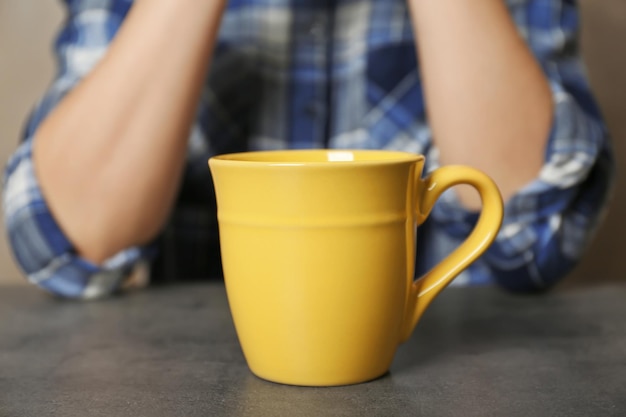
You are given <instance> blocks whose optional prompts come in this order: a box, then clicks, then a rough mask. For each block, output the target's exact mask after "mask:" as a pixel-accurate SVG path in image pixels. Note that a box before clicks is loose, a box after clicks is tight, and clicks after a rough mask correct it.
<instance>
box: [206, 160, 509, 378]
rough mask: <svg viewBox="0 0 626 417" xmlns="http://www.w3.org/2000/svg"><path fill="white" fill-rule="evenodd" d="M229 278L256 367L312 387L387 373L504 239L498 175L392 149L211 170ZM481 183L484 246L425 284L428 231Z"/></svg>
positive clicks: (242, 337) (452, 260) (477, 239)
mask: <svg viewBox="0 0 626 417" xmlns="http://www.w3.org/2000/svg"><path fill="white" fill-rule="evenodd" d="M209 165H210V168H211V172H212V174H213V180H214V183H215V191H216V195H217V208H218V220H219V231H220V243H221V250H222V263H223V268H224V280H225V285H226V291H227V294H228V300H229V304H230V309H231V312H232V315H233V320H234V323H235V327H236V329H237V334H238V337H239V341H240V344H241V346H242V349H243V352H244V355H245V357H246V361H247V363H248V366H249V367H250V369H251V371H252V372H253V373H254V374H256V375H257V376H259V377H260V378H263V379H267V380H270V381H274V382H278V383H284V384H291V385H304V386H334V385H347V384H355V383H360V382H365V381H368V380H372V379H375V378H377V377H379V376H381V375H383V374H385V373H386V372H387V371H388V369H389V367H390V365H391V362H392V360H393V357H394V355H395V352H396V349H397V347H398V345H399V344H400V343H402V342H403V341H406V340H407V339H408V338H409V336H410V335H411V333H412V331H413V329H414V327H415V325H416V324H417V321H418V319H419V318H420V316H421V315H422V313H423V312H424V310H425V309H426V307H427V306H428V305H429V304H430V302H431V301H432V300H433V298H434V297H435V296H436V295H437V294H438V293H439V292H440V291H441V290H442V289H443V288H445V287H446V285H448V284H449V283H450V282H451V281H452V279H453V278H454V277H455V276H456V275H458V274H459V273H460V272H461V271H462V270H463V269H464V268H466V267H467V266H468V265H469V264H470V263H471V262H473V261H474V260H476V258H478V257H479V256H480V255H481V254H482V253H483V252H484V251H485V250H486V249H487V247H488V246H489V245H490V244H491V243H492V241H493V240H494V238H495V237H496V234H497V232H498V230H499V228H500V225H501V222H502V213H503V209H502V198H501V196H500V193H499V191H498V188H497V187H496V185H495V184H494V183H493V181H492V180H491V179H489V178H488V177H487V176H486V175H485V174H483V173H481V172H479V171H477V170H475V169H472V168H468V167H462V166H449V167H443V168H440V169H437V170H436V171H434V172H433V173H432V174H430V176H428V177H427V178H422V175H421V174H422V169H423V167H424V157H423V156H421V155H415V154H410V153H404V152H392V151H356V150H355V151H352V150H305V151H298V150H288V151H267V152H247V153H239V154H230V155H221V156H217V157H214V158H211V160H210V161H209ZM457 184H469V185H471V186H473V187H475V188H476V189H477V190H478V192H479V193H480V195H481V198H482V201H483V210H482V213H481V216H480V219H479V221H478V224H477V226H476V228H475V229H474V231H473V232H472V234H471V235H470V237H469V238H468V239H467V240H466V241H465V242H464V243H463V244H462V245H461V246H460V247H459V248H457V249H456V250H455V251H454V252H453V253H452V254H451V255H450V256H449V257H448V258H447V259H445V260H444V261H442V262H441V263H440V264H438V265H437V266H436V267H435V268H434V269H433V270H432V271H431V272H429V273H428V274H426V275H425V276H424V277H422V278H421V279H418V280H417V281H414V264H415V253H416V252H415V242H416V240H415V238H416V226H418V225H419V224H421V223H422V222H424V220H426V217H427V216H428V214H429V213H430V211H431V209H432V208H433V205H434V204H435V201H436V200H437V198H438V197H439V196H440V195H441V193H442V192H443V191H445V190H446V189H448V188H449V187H451V186H454V185H457Z"/></svg>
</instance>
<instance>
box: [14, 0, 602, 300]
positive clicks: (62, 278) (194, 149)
mask: <svg viewBox="0 0 626 417" xmlns="http://www.w3.org/2000/svg"><path fill="white" fill-rule="evenodd" d="M65 3H66V6H67V9H68V11H69V15H68V16H69V17H68V20H67V23H66V25H65V26H64V28H63V30H62V31H61V33H60V35H59V37H58V39H57V42H56V53H57V56H58V68H59V72H58V75H57V77H56V79H55V80H54V82H53V83H52V85H51V86H50V88H49V90H48V91H47V93H46V94H45V96H44V97H43V99H42V100H41V102H40V103H39V104H38V105H37V106H36V108H35V109H34V111H33V113H32V115H31V117H30V119H29V122H28V124H27V127H26V130H25V134H24V138H23V141H22V143H21V145H20V146H19V148H18V149H17V151H16V152H15V154H14V155H13V156H12V158H11V159H10V161H9V163H8V166H7V169H6V175H5V179H4V194H3V196H4V198H3V202H4V213H5V221H6V225H7V229H8V232H9V239H10V242H11V245H12V248H13V251H14V253H15V257H16V259H17V261H18V262H19V264H20V265H21V267H22V268H23V270H24V272H25V274H26V275H27V276H28V279H29V280H30V281H31V282H33V283H35V284H37V285H39V286H41V287H42V288H44V289H46V290H48V291H50V292H52V293H55V294H58V295H61V296H67V297H83V298H92V297H98V296H102V295H106V294H109V293H111V292H113V291H115V290H116V289H117V288H118V287H119V286H120V285H121V283H122V281H123V280H124V278H125V277H127V276H128V275H129V274H130V272H131V271H132V270H133V269H134V268H136V267H137V265H145V264H146V262H148V261H150V262H152V265H153V268H152V274H153V276H154V277H165V278H167V277H170V278H174V277H176V278H181V277H186V278H194V277H206V276H213V275H216V274H219V254H218V243H217V228H216V221H215V207H214V204H215V202H214V195H213V190H212V183H211V177H210V174H209V171H208V169H207V165H206V161H207V159H208V158H209V157H210V156H212V155H214V154H218V153H225V152H231V151H242V150H266V149H280V148H320V147H328V148H372V149H399V150H404V151H409V152H415V153H423V154H425V155H426V156H427V161H428V169H429V170H432V169H434V168H436V167H437V160H438V157H437V149H436V148H434V147H433V146H432V138H431V131H430V129H429V126H428V122H427V120H426V118H425V103H424V98H423V92H422V82H421V79H420V76H419V62H418V59H417V56H416V53H415V44H414V37H413V31H412V27H411V21H410V18H409V15H408V12H407V6H406V0H329V1H319V0H298V1H288V0H231V1H230V2H229V6H228V9H227V12H226V14H225V16H224V19H223V22H222V27H221V31H220V36H219V42H218V45H217V47H216V52H215V58H214V60H213V65H212V69H211V71H210V74H209V75H208V77H207V82H206V87H205V88H204V90H203V94H202V98H201V102H200V104H199V107H198V113H197V118H196V122H195V124H194V126H193V129H192V134H191V137H190V139H189V152H188V164H187V170H186V174H185V179H184V184H183V189H182V192H181V195H180V198H179V202H178V205H177V209H176V212H175V213H174V215H173V218H172V220H171V221H170V223H169V224H168V226H167V227H166V229H165V231H164V232H163V234H162V236H161V237H160V238H159V239H158V240H157V242H155V244H154V245H151V246H150V247H148V248H129V249H127V250H125V251H123V252H121V253H119V254H117V255H116V256H114V257H113V258H112V259H110V260H108V261H107V262H105V263H104V265H102V266H95V265H92V264H90V263H89V262H86V261H85V260H83V259H81V258H80V257H79V256H77V254H76V253H75V251H74V250H73V247H72V244H71V242H69V241H68V239H67V238H66V237H65V235H64V234H63V231H62V230H61V229H60V228H59V226H58V225H57V223H56V222H55V220H54V218H53V217H52V215H51V214H50V211H49V210H48V207H47V205H46V201H45V199H44V198H43V196H42V193H41V190H40V188H39V185H38V181H37V177H36V174H35V172H34V170H33V163H32V151H31V150H32V143H33V140H34V139H35V133H36V130H37V127H38V126H39V124H40V123H41V121H42V120H43V119H44V118H45V117H46V115H47V114H48V113H49V112H50V110H52V109H53V108H54V107H55V105H56V104H57V103H58V102H59V101H60V100H61V99H62V98H63V96H64V95H65V94H66V93H67V92H68V91H70V90H71V89H72V88H73V87H74V86H75V85H76V84H77V83H79V82H80V80H81V79H82V78H83V77H84V76H85V75H86V74H87V73H88V72H89V71H90V70H91V69H92V68H93V67H94V66H95V65H96V63H97V62H98V60H99V59H100V58H101V57H102V56H103V55H104V54H105V53H106V50H107V47H108V45H109V43H110V41H111V39H112V38H113V37H114V36H115V34H116V32H117V30H118V28H119V27H120V25H121V24H122V22H123V20H124V17H125V15H126V14H127V12H128V10H129V9H130V7H131V6H132V1H131V0H65ZM507 3H508V6H509V9H510V12H511V15H512V16H513V18H514V20H515V22H516V24H517V26H518V28H519V32H520V33H521V34H522V36H523V37H524V38H525V39H526V41H527V43H528V45H529V47H530V48H531V50H532V52H533V53H534V54H535V56H536V57H537V59H538V61H539V62H540V64H541V66H542V68H543V70H544V71H545V73H546V75H547V76H548V78H549V81H550V85H551V88H552V91H553V96H554V103H555V106H556V113H555V117H554V122H553V127H552V131H551V134H550V139H549V145H548V147H547V149H546V152H545V166H544V168H543V170H542V171H541V174H540V175H539V177H538V178H537V179H536V180H535V181H533V182H532V183H531V184H529V185H528V186H527V187H525V188H524V189H523V190H522V191H520V192H519V193H518V194H517V195H515V196H514V197H513V198H512V199H511V200H510V202H509V203H508V204H507V207H506V218H505V221H504V226H503V228H502V231H501V233H500V234H499V236H498V239H497V241H496V243H495V244H494V245H493V246H492V248H491V249H490V250H489V251H488V253H487V254H486V255H485V256H483V257H482V258H481V259H480V260H479V261H478V262H477V263H475V264H474V265H473V266H472V267H470V268H469V269H468V270H467V271H465V272H464V273H463V274H462V275H461V276H460V277H459V278H457V279H456V281H455V283H456V284H467V283H486V282H494V281H495V282H498V283H499V284H501V285H502V286H504V287H506V288H509V289H512V290H520V291H525V290H533V289H542V288H546V287H548V286H550V285H551V284H553V283H554V282H556V281H557V280H558V279H559V278H561V277H562V276H563V275H564V274H565V273H567V272H568V271H569V270H570V269H571V268H572V266H573V265H574V264H575V262H576V260H577V259H578V258H579V257H580V256H581V253H582V251H583V250H584V248H585V246H586V245H587V244H588V242H589V241H590V237H591V236H592V234H593V231H594V230H595V227H596V224H597V223H598V221H599V219H600V218H601V214H602V211H603V207H604V206H605V201H606V199H607V195H608V194H609V189H610V182H611V181H610V179H611V177H612V169H613V162H612V159H611V152H610V148H609V142H608V136H607V132H606V129H605V126H604V124H603V122H602V119H601V117H600V115H599V112H598V109H597V107H596V105H595V104H594V100H593V98H592V97H591V95H590V92H589V87H588V84H587V81H586V77H585V74H584V69H583V67H582V65H581V62H580V59H579V56H578V49H577V35H578V30H579V20H578V19H579V17H578V10H577V5H576V2H575V1H573V0H509V1H508V2H507ZM164 59H166V57H164ZM85 140H89V138H85ZM475 221H476V215H475V214H472V213H467V212H465V211H464V210H462V209H461V208H460V206H459V204H458V202H457V201H456V199H455V195H454V193H453V192H449V193H447V194H445V195H444V197H443V198H442V199H441V201H440V202H439V204H438V205H437V207H436V208H435V209H434V211H433V214H432V215H431V218H430V219H429V221H427V223H426V224H425V225H424V226H422V227H421V228H420V240H421V242H422V244H421V245H419V246H420V251H419V254H418V266H419V268H418V274H419V273H421V272H423V271H424V270H426V269H428V268H429V267H430V266H432V265H433V264H434V263H435V262H438V261H439V260H440V259H441V258H442V257H443V256H445V255H446V254H447V253H449V252H450V251H451V250H452V249H453V248H454V247H456V246H458V245H459V244H460V243H461V241H462V240H463V239H464V238H465V237H466V236H467V234H468V233H469V231H470V230H471V228H472V227H473V225H474V223H475ZM424 242H427V243H426V244H425V243H424ZM155 256H156V259H155Z"/></svg>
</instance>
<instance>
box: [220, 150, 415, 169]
mask: <svg viewBox="0 0 626 417" xmlns="http://www.w3.org/2000/svg"><path fill="white" fill-rule="evenodd" d="M212 159H214V160H216V161H231V162H242V163H262V164H270V165H309V164H331V163H333V164H335V163H350V164H354V163H357V164H370V163H373V164H376V163H385V162H408V161H418V160H420V159H423V156H422V155H418V154H412V153H409V152H399V151H380V150H339V149H337V150H335V149H332V150H322V149H319V150H281V151H257V152H242V153H233V154H226V155H219V156H216V157H214V158H212Z"/></svg>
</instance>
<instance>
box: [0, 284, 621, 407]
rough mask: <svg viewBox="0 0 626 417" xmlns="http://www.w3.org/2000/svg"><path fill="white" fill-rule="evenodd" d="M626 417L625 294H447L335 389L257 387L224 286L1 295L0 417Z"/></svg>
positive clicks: (611, 290)
mask: <svg viewBox="0 0 626 417" xmlns="http://www.w3.org/2000/svg"><path fill="white" fill-rule="evenodd" d="M222 415H223V416H289V417H292V416H359V417H364V416H481V417H482V416H507V417H509V416H525V417H526V416H532V417H534V416H568V417H573V416H585V417H588V416H593V417H596V416H626V286H605V287H600V288H592V289H584V290H570V291H567V292H557V293H553V294H549V295H543V296H512V295H507V294H505V293H502V292H500V291H498V290H496V289H491V288H466V289H454V288H450V289H448V290H446V291H445V292H444V294H443V295H442V296H441V297H440V298H439V299H438V300H436V301H435V303H434V304H433V306H432V307H431V309H430V310H429V311H428V312H427V313H426V315H425V316H424V318H423V320H422V322H421V323H420V324H419V325H418V327H417V329H416V332H415V334H414V336H413V338H412V339H411V340H410V341H409V342H408V343H406V344H404V345H403V346H401V347H400V349H399V351H398V354H397V356H396V360H395V362H394V365H393V367H392V369H391V372H390V373H389V374H387V375H386V376H384V377H382V378H380V379H378V380H376V381H373V382H369V383H366V384H361V385H355V386H348V387H338V388H301V387H291V386H282V385H277V384H273V383H270V382H266V381H263V380H260V379H257V378H256V377H254V376H253V375H251V374H250V372H249V371H248V369H247V367H246V364H245V361H244V358H243V356H242V353H241V350H240V347H239V344H238V342H237V337H236V334H235V331H234V328H233V324H232V321H231V316H230V313H229V310H228V304H227V300H226V295H225V291H224V287H223V285H222V284H221V283H218V282H213V283H206V284H193V285H181V286H172V287H160V288H153V289H149V290H147V291H144V292H138V293H134V294H130V295H127V296H124V297H118V298H113V299H110V300H105V301H97V302H88V303H80V302H64V301H59V300H55V299H53V298H50V297H48V296H46V295H44V294H42V293H40V292H39V291H38V290H36V289H34V288H30V287H24V288H21V287H9V288H0V416H3V417H4V416H37V417H41V416H64V417H72V416H81V417H84V416H108V417H120V416H133V417H134V416H150V417H159V416H222Z"/></svg>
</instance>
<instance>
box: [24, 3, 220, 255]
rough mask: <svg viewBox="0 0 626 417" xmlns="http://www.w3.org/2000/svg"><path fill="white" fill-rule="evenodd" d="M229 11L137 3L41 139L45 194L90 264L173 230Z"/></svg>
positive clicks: (38, 149) (215, 6)
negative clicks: (172, 213) (195, 125)
mask: <svg viewBox="0 0 626 417" xmlns="http://www.w3.org/2000/svg"><path fill="white" fill-rule="evenodd" d="M224 3H225V1H222V0H219V1H218V0H214V1H196V0H177V1H170V0H138V1H136V2H135V5H134V6H133V8H132V10H131V11H130V13H129V15H128V17H127V18H126V21H125V22H124V24H123V26H122V27H121V28H120V31H119V33H118V34H117V36H116V38H115V40H114V41H113V43H112V44H111V46H110V48H109V51H108V53H107V55H106V56H105V57H104V58H103V59H102V61H101V62H100V63H99V64H98V65H97V67H96V68H95V69H94V70H93V71H92V72H91V74H90V75H89V76H88V77H87V78H86V79H85V80H84V81H83V82H81V84H79V85H78V86H77V87H76V89H75V90H74V91H72V92H71V93H70V94H69V95H68V96H67V97H66V98H65V99H64V100H63V101H62V102H61V103H60V104H59V106H58V107H57V108H56V109H55V110H54V111H53V112H52V114H51V115H50V116H49V117H48V118H47V119H46V120H45V121H44V123H43V124H42V126H41V128H40V129H39V131H38V132H37V136H36V141H35V145H34V146H35V147H34V162H35V168H36V170H37V173H38V177H39V178H40V182H41V187H42V190H43V192H44V194H45V196H46V199H47V201H48V203H49V205H50V208H51V210H52V212H53V214H54V215H55V217H56V218H57V221H58V222H59V223H60V225H61V227H62V228H63V229H64V231H65V233H66V234H67V235H68V237H69V238H70V239H71V240H72V242H73V243H74V245H75V246H76V247H77V249H78V251H79V252H80V253H81V254H82V255H83V256H85V257H86V258H87V259H90V260H92V261H94V262H101V261H102V260H104V259H106V258H107V257H108V256H111V255H113V254H114V253H115V252H117V251H119V250H121V249H123V248H124V247H127V246H130V245H135V244H141V243H145V242H146V241H148V240H150V239H151V238H153V237H154V236H155V235H156V233H158V231H159V230H160V228H161V227H162V225H163V223H164V221H165V220H166V217H167V215H168V213H169V210H170V208H171V205H172V203H173V200H174V198H175V195H176V192H177V189H178V184H179V182H180V177H181V173H182V170H183V166H184V162H185V154H186V145H187V143H186V142H187V141H186V139H187V137H188V131H189V127H190V125H191V123H192V120H193V117H194V113H195V109H196V106H197V101H198V96H199V93H200V90H201V86H202V83H203V81H204V78H205V75H206V71H207V66H208V62H209V58H210V56H211V53H212V47H213V44H214V41H215V36H216V35H215V33H216V31H217V28H218V26H219V21H220V18H221V13H222V9H223V5H224Z"/></svg>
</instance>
